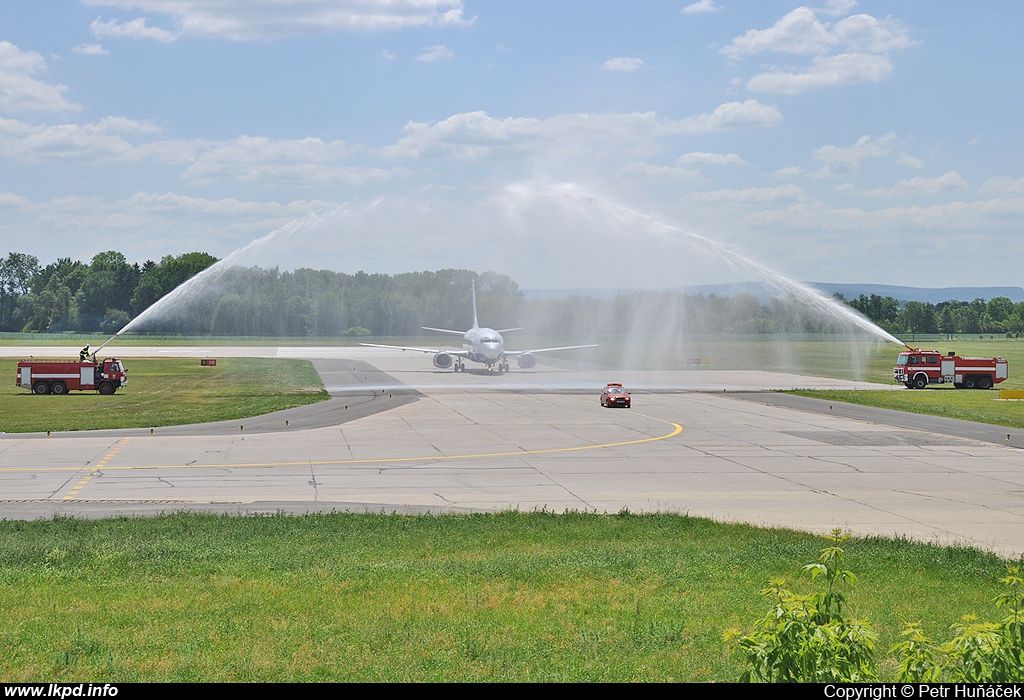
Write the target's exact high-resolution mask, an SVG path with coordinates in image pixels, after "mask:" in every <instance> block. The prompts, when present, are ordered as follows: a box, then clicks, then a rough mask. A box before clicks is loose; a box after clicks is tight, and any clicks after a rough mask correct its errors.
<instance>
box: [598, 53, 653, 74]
mask: <svg viewBox="0 0 1024 700" xmlns="http://www.w3.org/2000/svg"><path fill="white" fill-rule="evenodd" d="M601 67H602V68H604V69H605V70H611V71H621V72H623V73H632V72H633V71H635V70H640V69H641V68H643V67H644V62H643V61H642V60H641V59H639V58H627V57H624V56H620V57H617V58H609V59H608V60H607V61H605V62H604V63H603V64H602V65H601Z"/></svg>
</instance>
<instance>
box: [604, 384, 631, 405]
mask: <svg viewBox="0 0 1024 700" xmlns="http://www.w3.org/2000/svg"><path fill="white" fill-rule="evenodd" d="M632 404H633V401H632V398H631V397H630V395H629V392H628V391H626V390H625V389H623V388H622V383H621V382H618V383H615V382H609V383H608V385H607V386H606V387H605V388H604V391H602V392H601V405H602V406H604V407H605V408H611V407H612V406H622V407H623V408H630V407H631V406H632Z"/></svg>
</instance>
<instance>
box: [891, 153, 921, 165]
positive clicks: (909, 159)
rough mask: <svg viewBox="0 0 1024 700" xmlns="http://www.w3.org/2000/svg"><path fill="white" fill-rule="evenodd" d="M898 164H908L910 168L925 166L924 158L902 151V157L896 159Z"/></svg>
mask: <svg viewBox="0 0 1024 700" xmlns="http://www.w3.org/2000/svg"><path fill="white" fill-rule="evenodd" d="M896 164H897V165H903V166H906V167H908V168H923V167H924V161H923V160H921V159H920V158H915V157H914V156H912V155H908V154H906V153H901V154H900V157H899V158H897V159H896Z"/></svg>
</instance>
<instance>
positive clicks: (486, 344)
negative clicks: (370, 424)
mask: <svg viewBox="0 0 1024 700" xmlns="http://www.w3.org/2000/svg"><path fill="white" fill-rule="evenodd" d="M472 283H473V327H472V328H470V329H469V330H468V331H454V330H449V329H447V328H430V327H428V326H423V330H425V331H435V332H437V333H448V334H451V335H461V336H462V350H439V349H437V348H410V347H404V346H401V345H377V344H376V343H359V344H360V345H365V346H367V347H371V348H390V349H392V350H411V351H413V352H425V353H433V355H434V366H435V367H437V368H438V369H448V368H449V367H451V368H452V369H453V370H454V371H456V372H465V371H466V364H465V361H466V360H470V361H472V362H479V363H480V364H483V365H487V371H488V372H493V371H495V370H497V372H498V374H501V373H502V372H508V371H509V363H508V360H509V358H512V357H514V358H516V363H517V364H518V365H519V367H520V368H521V369H530V368H531V367H535V366H536V365H537V357H536V354H537V353H539V352H552V351H554V350H577V349H580V348H596V347H597V345H567V346H565V347H560V348H538V349H536V350H505V347H504V344H505V340H504V338H502V337H501V334H502V333H508V332H509V331H519V330H522V328H502V329H501V330H494V329H493V328H481V327H480V323H479V322H478V321H477V317H476V280H472Z"/></svg>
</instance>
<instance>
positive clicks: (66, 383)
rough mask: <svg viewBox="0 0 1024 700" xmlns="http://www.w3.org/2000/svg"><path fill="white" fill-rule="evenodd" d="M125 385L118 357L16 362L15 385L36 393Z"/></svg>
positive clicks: (112, 389) (109, 390) (102, 390)
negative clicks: (16, 379) (16, 376)
mask: <svg viewBox="0 0 1024 700" xmlns="http://www.w3.org/2000/svg"><path fill="white" fill-rule="evenodd" d="M127 385H128V372H127V371H125V368H124V365H123V364H121V360H119V359H117V358H116V357H110V358H107V359H104V360H96V359H95V358H89V359H84V360H79V361H75V360H21V361H20V362H18V381H17V386H20V387H22V388H25V389H31V390H32V391H33V392H35V393H36V394H66V393H68V392H69V391H88V390H90V389H94V390H96V391H98V392H99V393H101V394H113V393H114V392H115V391H117V390H118V389H119V388H121V387H123V386H127Z"/></svg>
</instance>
